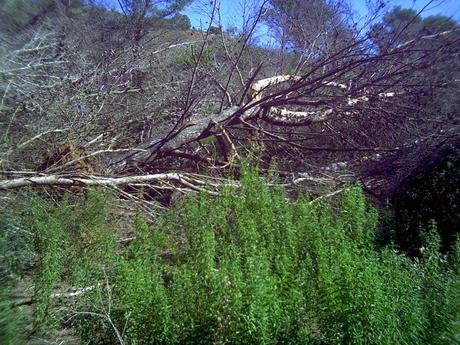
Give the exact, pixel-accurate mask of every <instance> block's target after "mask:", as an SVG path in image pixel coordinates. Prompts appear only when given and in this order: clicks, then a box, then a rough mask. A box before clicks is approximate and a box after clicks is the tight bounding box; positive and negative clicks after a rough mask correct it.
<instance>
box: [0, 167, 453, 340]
mask: <svg viewBox="0 0 460 345" xmlns="http://www.w3.org/2000/svg"><path fill="white" fill-rule="evenodd" d="M269 184H270V183H269V182H268V181H267V180H266V179H263V178H261V177H259V176H258V175H257V173H256V172H255V171H253V169H247V168H246V171H244V172H243V176H242V185H241V187H240V188H238V189H235V188H233V187H228V188H226V189H225V190H224V191H223V192H222V194H221V195H220V196H218V197H210V196H207V195H204V194H203V195H200V196H196V197H187V198H186V199H185V200H182V201H181V202H180V203H179V204H178V205H177V206H176V207H175V208H174V209H173V210H171V212H169V213H168V214H167V215H165V216H164V217H163V218H162V219H161V220H160V221H159V222H158V224H155V225H149V224H147V223H146V221H145V220H144V219H143V218H142V217H141V216H140V215H138V216H137V217H136V218H135V220H134V227H135V230H136V231H135V232H136V238H135V239H131V240H130V241H129V242H127V243H126V242H123V241H122V242H120V241H118V240H117V238H116V237H115V232H114V227H117V226H118V227H120V224H118V225H117V221H116V220H114V219H113V214H112V215H111V208H110V206H109V205H110V204H111V203H112V202H110V201H108V200H111V199H110V197H109V196H108V195H107V194H106V193H103V192H101V191H92V192H89V193H88V194H87V195H86V196H84V197H80V198H78V201H72V202H71V201H70V199H65V200H61V201H59V202H58V203H57V204H50V203H49V202H47V201H46V200H45V199H43V198H41V197H34V198H33V201H32V202H31V203H30V204H29V205H28V207H27V208H25V209H24V208H23V209H22V210H23V212H22V216H21V217H20V219H22V220H21V225H19V224H17V226H20V227H22V226H25V224H27V225H28V229H30V231H31V232H32V233H33V241H32V243H28V244H27V245H25V247H27V246H29V248H33V250H32V252H31V253H30V255H32V253H33V255H34V256H35V258H36V269H35V271H34V272H35V273H34V286H35V288H34V300H35V301H36V303H37V307H36V310H35V312H34V316H33V317H34V320H35V323H34V324H35V326H34V329H35V332H37V333H36V334H47V332H48V333H49V332H51V330H52V329H53V328H56V327H62V324H61V325H60V323H62V322H64V326H66V327H70V326H74V327H75V328H76V329H77V330H78V332H79V335H80V336H81V339H82V343H85V344H111V343H124V344H224V343H227V344H305V343H312V344H314V343H324V344H342V343H347V344H452V343H454V342H456V341H459V338H458V337H459V334H460V333H459V320H460V315H459V311H460V308H458V307H459V305H458V303H459V301H460V285H459V284H460V242H459V241H457V242H456V244H455V245H454V247H453V248H452V250H451V251H450V252H449V254H448V255H447V256H446V255H443V254H441V253H440V239H439V235H438V234H437V232H436V226H435V224H432V226H431V227H429V228H428V229H426V231H425V237H424V238H425V244H424V247H423V256H422V258H420V259H410V258H408V257H407V256H405V255H404V254H402V253H400V252H398V251H397V250H396V249H395V248H394V247H392V246H388V247H385V248H380V249H376V247H375V245H374V234H375V231H376V226H377V224H378V215H377V212H376V210H375V209H374V208H373V207H371V206H370V205H368V204H367V203H366V201H365V199H364V196H363V193H362V192H361V190H360V188H358V187H350V188H348V189H347V190H346V191H344V193H343V195H342V196H341V197H340V198H339V200H338V201H337V202H333V203H331V202H326V201H321V200H313V201H311V200H309V198H308V197H300V198H299V199H298V200H297V201H295V202H292V201H289V200H288V199H287V198H286V195H285V194H284V192H283V191H282V189H280V188H277V187H275V188H273V187H269ZM112 201H113V200H112ZM17 219H19V218H17ZM24 222H26V223H24ZM3 226H4V228H5V229H7V228H8V227H11V226H12V224H11V223H8V224H4V225H3ZM3 233H7V231H5V232H3ZM11 240H12V239H11V238H10V239H5V238H3V241H10V242H11ZM15 240H16V241H18V242H20V241H21V239H20V238H16V239H15ZM23 246H24V245H23ZM5 249H6V250H7V249H8V247H6V248H3V253H2V255H5ZM10 254H11V253H10ZM29 259H30V258H29ZM21 260H22V261H23V260H24V257H23V258H22V259H21V258H18V261H17V262H16V263H15V265H9V267H10V268H11V267H24V266H25V265H24V262H23V263H22V264H21V262H20V261H21ZM13 263H14V262H13V261H11V264H13ZM16 271H17V270H16ZM62 284H64V285H65V286H68V285H70V286H73V287H78V288H86V290H85V291H84V293H81V294H77V296H76V297H74V298H64V299H62V300H61V299H57V298H53V297H52V294H53V292H54V291H55V290H56V288H57V287H59V286H62ZM2 305H3V304H2ZM12 311H14V309H12ZM2 315H5V316H4V317H9V318H13V315H12V314H11V313H8V314H2ZM10 321H11V320H10ZM6 343H8V340H6ZM11 343H12V344H13V343H14V341H11Z"/></svg>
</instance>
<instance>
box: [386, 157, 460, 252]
mask: <svg viewBox="0 0 460 345" xmlns="http://www.w3.org/2000/svg"><path fill="white" fill-rule="evenodd" d="M459 185H460V152H459V150H458V149H456V150H452V151H450V152H448V153H447V154H446V155H445V156H444V157H443V158H442V159H441V160H439V161H438V162H437V163H436V164H433V165H432V166H430V167H427V168H426V169H425V170H424V171H421V172H419V173H418V174H417V175H415V176H413V177H411V178H410V179H408V180H407V181H405V183H404V184H403V186H402V188H401V190H400V191H399V192H398V193H397V194H396V195H395V196H394V197H393V198H392V200H391V202H392V205H391V206H392V208H393V209H394V217H393V219H394V220H395V222H394V223H393V225H392V227H393V230H394V236H393V238H392V240H394V241H395V242H396V243H397V244H398V245H399V246H400V247H401V248H402V249H404V250H406V251H408V252H410V253H411V254H413V255H414V254H415V255H418V254H419V248H420V247H421V245H422V242H423V238H422V237H423V236H422V233H423V232H422V231H421V230H422V229H425V228H427V227H428V226H429V224H430V222H431V220H435V221H436V223H437V228H438V231H439V234H440V235H441V240H442V241H441V244H442V250H443V251H444V252H445V251H447V250H448V248H449V247H450V246H451V245H452V244H453V243H454V241H455V238H456V236H457V235H458V234H459V230H460V188H459V187H458V186H459Z"/></svg>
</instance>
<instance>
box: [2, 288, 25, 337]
mask: <svg viewBox="0 0 460 345" xmlns="http://www.w3.org/2000/svg"><path fill="white" fill-rule="evenodd" d="M8 292H9V290H8V289H4V286H2V290H1V291H0V344H3V345H18V344H23V343H24V342H23V341H24V339H23V330H24V326H25V321H26V319H25V317H24V315H23V314H22V312H21V310H20V309H18V308H15V307H14V305H13V302H12V301H11V300H10V299H9V298H8V296H7V293H8Z"/></svg>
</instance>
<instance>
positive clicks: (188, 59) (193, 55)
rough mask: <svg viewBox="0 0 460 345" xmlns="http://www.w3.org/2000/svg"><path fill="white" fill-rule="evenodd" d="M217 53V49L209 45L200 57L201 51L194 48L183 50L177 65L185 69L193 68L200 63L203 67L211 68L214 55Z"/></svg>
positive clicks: (177, 59) (179, 53)
mask: <svg viewBox="0 0 460 345" xmlns="http://www.w3.org/2000/svg"><path fill="white" fill-rule="evenodd" d="M216 52H217V48H216V47H213V46H209V45H207V46H206V47H205V48H204V49H203V53H202V54H201V57H200V51H199V50H197V49H196V48H194V47H193V46H192V47H191V48H190V49H182V50H180V51H179V52H178V54H177V56H176V58H175V64H177V65H179V66H181V67H183V68H193V67H195V65H196V64H197V62H198V61H199V62H200V64H201V66H209V65H210V64H212V63H213V62H214V54H215V53H216Z"/></svg>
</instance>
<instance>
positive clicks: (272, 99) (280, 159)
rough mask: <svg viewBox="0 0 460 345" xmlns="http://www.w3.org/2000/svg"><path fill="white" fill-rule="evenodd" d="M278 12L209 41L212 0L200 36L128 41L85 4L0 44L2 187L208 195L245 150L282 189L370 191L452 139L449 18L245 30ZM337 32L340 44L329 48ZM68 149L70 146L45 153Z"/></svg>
mask: <svg viewBox="0 0 460 345" xmlns="http://www.w3.org/2000/svg"><path fill="white" fill-rule="evenodd" d="M279 3H280V2H272V4H271V5H270V4H267V3H266V2H263V3H262V4H261V6H260V7H258V8H257V10H255V11H254V13H253V15H252V16H248V18H247V22H246V23H245V28H246V30H244V31H242V32H241V33H233V34H232V35H230V34H226V33H225V32H224V31H223V30H219V32H217V33H212V28H213V27H214V26H213V25H216V24H217V25H218V26H221V24H222V23H220V22H219V21H220V14H219V6H218V4H217V3H215V2H214V3H213V4H212V5H211V7H210V10H209V20H208V29H207V30H206V29H203V30H202V31H199V32H198V31H191V32H185V33H184V32H180V31H174V30H171V29H157V30H153V31H150V32H144V31H143V34H142V37H137V38H136V40H135V41H136V42H132V41H131V42H129V41H126V36H125V35H124V33H125V32H126V30H127V29H126V25H132V23H131V22H128V21H126V20H122V19H121V18H122V17H121V16H120V14H119V13H117V12H110V11H107V10H105V9H103V8H100V7H97V6H95V5H88V6H86V7H84V11H82V12H78V13H73V12H72V13H69V14H67V15H66V16H62V17H61V18H60V19H56V18H54V17H53V18H47V19H46V21H45V19H44V21H45V23H46V25H42V26H41V28H40V30H37V29H36V28H35V27H33V26H31V27H26V28H24V29H23V30H22V31H21V32H20V34H19V36H18V37H16V38H15V39H14V40H12V35H9V36H8V35H7V34H5V36H6V37H5V42H10V43H8V44H7V43H5V44H3V43H2V45H3V48H2V51H1V56H0V59H1V60H2V63H1V70H0V75H1V78H2V84H1V89H2V90H1V95H2V98H1V104H0V114H1V115H0V122H1V124H0V125H1V127H2V135H1V137H2V138H1V139H2V142H1V145H2V152H1V156H0V164H1V166H2V169H3V177H4V178H3V180H1V181H0V189H3V190H8V189H14V188H20V187H25V186H40V185H48V186H53V185H55V186H58V185H65V186H85V185H102V186H110V187H113V188H120V187H122V186H130V187H134V188H143V189H144V188H150V189H152V191H155V192H157V191H158V190H163V189H172V190H173V189H179V190H184V191H189V190H194V191H199V190H208V191H210V192H215V190H213V189H214V188H217V187H218V186H219V184H221V183H222V182H223V181H226V179H227V178H228V177H230V176H233V174H234V172H235V169H234V167H235V166H237V165H238V162H239V160H240V159H241V157H243V156H247V155H248V154H249V152H252V151H253V150H254V148H253V147H254V146H256V147H257V154H256V157H257V159H258V160H259V165H260V166H261V168H262V169H263V170H264V169H267V170H268V169H269V168H270V166H271V165H272V164H273V163H274V162H276V165H277V167H278V169H279V175H280V177H281V179H283V180H284V181H285V182H286V183H287V184H293V185H296V186H297V187H301V186H305V188H307V189H309V190H313V191H316V192H317V191H324V190H329V191H330V190H336V189H338V188H340V185H341V184H343V183H346V182H350V181H361V182H362V184H363V186H364V188H365V189H366V190H367V191H369V192H370V193H373V194H374V195H380V196H382V195H385V194H386V193H387V192H388V191H390V190H391V189H392V188H393V187H394V186H396V185H397V184H398V183H400V181H401V180H402V179H404V178H405V177H407V176H408V175H410V174H411V172H412V171H413V170H414V169H415V168H417V167H418V166H420V165H421V164H426V162H427V161H430V160H432V159H433V157H436V155H439V154H441V153H442V152H443V150H444V149H445V147H447V146H452V145H454V146H455V145H458V143H459V133H460V132H459V128H458V121H457V117H458V106H459V104H458V97H456V96H455V95H458V89H459V85H460V81H459V80H460V72H459V70H460V69H459V68H458V67H459V62H460V61H459V47H460V45H459V43H460V28H459V27H458V24H457V23H455V22H454V21H449V20H447V19H445V18H444V17H440V18H437V19H436V18H431V19H425V21H426V23H425V24H424V23H423V20H422V19H420V14H419V13H416V12H410V13H407V12H404V13H402V11H401V10H400V9H396V10H395V11H393V12H392V13H390V14H388V15H387V16H385V17H384V20H383V21H382V24H379V25H374V26H373V27H372V28H371V29H370V30H368V32H369V34H365V33H364V32H365V31H364V28H362V29H361V30H357V29H355V28H353V26H352V25H350V23H349V22H348V19H347V18H345V17H344V16H342V17H340V16H338V17H337V16H334V17H331V16H330V15H327V12H325V11H324V8H323V7H321V8H322V9H323V10H322V11H320V12H318V13H317V18H316V19H318V20H322V18H323V17H324V18H325V20H328V21H333V22H334V23H336V24H337V25H336V26H332V27H331V25H326V24H325V25H324V26H318V27H317V29H318V30H319V31H321V32H317V33H315V35H316V36H315V37H316V38H315V37H313V36H311V35H310V36H308V37H309V39H308V40H307V39H305V40H303V41H302V37H304V36H305V34H306V33H305V30H307V29H308V28H304V27H299V28H297V27H295V26H294V27H288V28H285V30H284V31H283V32H284V33H285V35H288V36H289V35H290V36H289V37H290V38H289V40H287V41H286V42H291V43H290V44H287V45H286V46H285V48H286V49H283V50H277V49H264V48H262V47H260V46H257V45H255V44H254V42H253V37H254V34H255V32H256V31H257V30H256V27H257V25H259V24H260V22H261V21H264V20H269V21H271V25H273V26H274V25H281V24H280V23H286V21H283V20H285V19H286V18H287V17H288V16H289V15H290V12H289V10H290V9H289V8H284V7H283V6H281V5H280V4H279ZM323 5H324V6H327V5H328V4H327V3H324V4H323ZM267 6H268V7H267ZM277 6H278V7H277ZM282 10H285V12H282ZM312 15H313V16H314V15H315V14H314V13H313V14H312ZM324 18H323V19H324ZM339 19H340V20H341V21H340V22H338V20H339ZM293 23H294V24H295V22H293ZM58 26H59V27H60V28H62V30H61V31H59V32H58V31H56V30H55V28H56V27H58ZM98 26H99V27H98ZM414 26H416V27H415V28H414ZM341 27H343V28H344V30H345V29H346V32H345V31H344V32H343V33H344V35H345V36H346V39H345V38H344V39H341V40H340V44H338V43H337V40H334V41H331V42H332V43H334V44H332V43H331V44H329V43H330V42H329V38H330V37H331V34H332V33H331V32H328V30H336V29H337V28H341ZM427 28H428V29H427ZM302 35H304V36H302ZM305 37H307V36H305ZM325 37H327V38H328V39H324V38H325ZM337 37H338V36H337ZM337 37H336V38H337ZM337 39H338V38H337ZM300 41H302V44H299V42H300ZM94 42H96V43H94ZM134 45H135V48H133V46H134ZM140 47H141V49H140ZM69 143H72V145H69ZM65 145H67V146H66V147H70V146H73V147H76V148H77V149H73V150H70V151H69V150H67V151H65V150H62V149H61V152H64V153H63V154H61V155H59V154H57V155H56V152H60V151H59V148H60V147H61V148H62V147H63V146H65ZM75 150H77V151H78V154H75ZM44 154H45V156H46V157H45V158H42V157H43V155H44ZM50 157H54V159H53V160H51V159H50ZM83 162H84V163H85V164H81V163H83ZM85 166H86V167H88V166H91V168H90V169H87V168H85ZM39 167H40V169H38V168H39Z"/></svg>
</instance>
